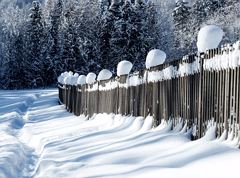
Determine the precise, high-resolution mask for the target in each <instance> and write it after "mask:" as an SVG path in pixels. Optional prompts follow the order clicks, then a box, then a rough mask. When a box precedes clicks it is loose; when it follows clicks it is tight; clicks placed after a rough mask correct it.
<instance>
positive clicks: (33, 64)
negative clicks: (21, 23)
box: [25, 1, 44, 87]
mask: <svg viewBox="0 0 240 178" xmlns="http://www.w3.org/2000/svg"><path fill="white" fill-rule="evenodd" d="M30 11H31V13H30V15H29V18H30V20H29V25H28V31H27V43H28V45H27V47H28V56H27V59H26V61H25V62H26V70H25V77H26V79H25V80H26V81H27V82H28V83H29V86H31V87H38V86H42V85H44V80H43V78H42V75H41V71H42V69H43V66H42V60H43V58H42V46H43V41H44V24H43V19H42V10H41V7H40V4H39V2H37V1H34V2H33V3H32V8H31V9H30Z"/></svg>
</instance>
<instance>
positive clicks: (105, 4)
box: [99, 0, 111, 15]
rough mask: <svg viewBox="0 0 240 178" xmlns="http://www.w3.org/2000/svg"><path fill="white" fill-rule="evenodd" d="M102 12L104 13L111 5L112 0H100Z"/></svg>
mask: <svg viewBox="0 0 240 178" xmlns="http://www.w3.org/2000/svg"><path fill="white" fill-rule="evenodd" d="M99 3H100V11H101V12H100V14H101V15H103V14H104V13H105V12H106V11H107V10H108V9H109V7H110V5H111V0H100V2H99Z"/></svg>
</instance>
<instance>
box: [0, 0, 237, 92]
mask: <svg viewBox="0 0 240 178" xmlns="http://www.w3.org/2000/svg"><path fill="white" fill-rule="evenodd" d="M23 1H24V0H22V1H21V2H23ZM29 1H32V0H26V2H29ZM174 3H175V1H174V2H173V1H170V0H154V3H152V2H151V1H148V0H45V1H44V0H42V1H34V2H33V3H32V4H31V3H29V4H23V3H21V4H16V3H14V2H13V1H8V0H2V1H0V11H1V13H0V88H5V89H7V88H8V89H9V88H10V89H14V88H34V87H46V86H51V85H54V84H55V83H56V79H57V77H58V75H59V74H60V73H62V72H64V71H67V70H68V71H69V70H72V71H74V72H78V73H79V74H87V73H89V72H95V73H98V72H99V71H100V70H101V69H103V68H106V69H109V70H111V71H112V72H113V73H115V72H116V71H115V70H116V66H117V63H118V62H119V61H121V60H129V61H131V62H132V63H133V64H134V70H138V69H139V68H143V67H144V64H145V57H146V55H147V53H148V51H149V50H151V49H154V48H159V49H161V50H163V51H165V52H166V54H167V57H168V60H175V59H179V58H181V57H182V56H183V55H186V54H188V53H191V52H196V39H197V33H198V30H199V29H200V28H201V27H202V26H204V25H206V24H215V25H219V26H220V27H222V28H223V30H224V32H225V37H224V41H223V43H226V42H234V41H236V40H238V39H239V35H240V25H239V23H238V22H239V20H240V2H239V0H196V1H194V2H193V3H192V4H189V3H187V1H184V0H178V1H176V3H175V4H174Z"/></svg>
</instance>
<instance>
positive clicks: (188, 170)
mask: <svg viewBox="0 0 240 178" xmlns="http://www.w3.org/2000/svg"><path fill="white" fill-rule="evenodd" d="M0 100H1V103H0V177H1V178H55V177H67V178H81V177H90V178H92V177H164V178H188V177H189V178H192V177H199V178H200V177H201V178H202V177H204V178H206V177H209V178H210V177H218V178H221V177H224V178H225V177H238V176H237V175H238V165H239V163H240V151H239V150H238V149H237V148H236V140H231V139H230V140H226V141H222V140H220V139H219V140H217V139H216V140H212V141H210V140H209V138H207V137H205V138H203V139H199V140H197V141H190V139H189V133H188V132H186V127H184V123H182V122H179V124H178V125H177V126H176V127H175V128H174V129H173V130H172V129H171V127H172V125H171V122H169V123H164V122H163V123H162V124H161V125H160V126H159V127H157V128H155V129H152V128H151V126H152V118H151V117H147V118H146V119H144V118H143V117H137V118H136V117H131V116H120V115H113V114H108V115H107V114H98V115H95V116H94V117H92V118H90V119H88V118H87V117H85V116H80V117H76V116H73V115H72V114H70V113H68V112H67V111H66V110H65V108H64V106H60V105H58V103H57V90H55V89H48V90H26V91H0ZM209 132H210V131H209Z"/></svg>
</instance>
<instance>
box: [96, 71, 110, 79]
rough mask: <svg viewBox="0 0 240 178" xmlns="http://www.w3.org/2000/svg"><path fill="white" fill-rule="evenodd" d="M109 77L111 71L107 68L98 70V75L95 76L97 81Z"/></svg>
mask: <svg viewBox="0 0 240 178" xmlns="http://www.w3.org/2000/svg"><path fill="white" fill-rule="evenodd" d="M111 77H112V72H110V71H109V70H107V69H103V70H101V71H100V72H99V74H98V77H97V81H101V80H108V79H110V78H111Z"/></svg>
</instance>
